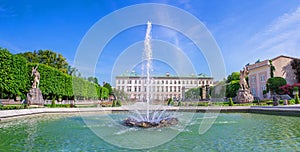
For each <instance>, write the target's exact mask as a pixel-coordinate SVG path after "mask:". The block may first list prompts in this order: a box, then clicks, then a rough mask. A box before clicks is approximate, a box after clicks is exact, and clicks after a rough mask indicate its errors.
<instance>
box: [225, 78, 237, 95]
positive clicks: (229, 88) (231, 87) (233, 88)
mask: <svg viewBox="0 0 300 152" xmlns="http://www.w3.org/2000/svg"><path fill="white" fill-rule="evenodd" d="M239 88H240V80H232V81H231V82H230V83H229V84H227V85H226V94H225V95H226V97H235V96H236V95H237V91H238V90H239Z"/></svg>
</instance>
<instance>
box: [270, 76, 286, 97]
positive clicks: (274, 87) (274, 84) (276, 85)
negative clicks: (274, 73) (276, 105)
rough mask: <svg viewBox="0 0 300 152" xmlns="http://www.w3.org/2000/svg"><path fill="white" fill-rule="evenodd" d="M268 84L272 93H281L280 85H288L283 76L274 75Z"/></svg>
mask: <svg viewBox="0 0 300 152" xmlns="http://www.w3.org/2000/svg"><path fill="white" fill-rule="evenodd" d="M266 85H267V91H271V94H274V93H276V94H280V92H281V89H280V87H281V86H284V85H286V80H285V79H284V78H282V77H273V78H269V79H268V81H267V84H266Z"/></svg>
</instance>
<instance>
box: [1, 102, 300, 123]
mask: <svg viewBox="0 0 300 152" xmlns="http://www.w3.org/2000/svg"><path fill="white" fill-rule="evenodd" d="M134 109H135V107H134V106H123V107H99V108H35V109H20V110H0V120H1V119H5V118H13V117H18V116H26V115H34V114H42V113H81V112H105V113H109V112H114V111H129V110H134ZM149 109H150V110H164V109H166V110H169V111H190V112H205V111H211V112H249V113H264V114H276V115H292V116H300V105H292V106H276V107H273V106H252V107H250V106H232V107H229V106H223V107H215V106H213V107H201V106H199V107H168V106H163V107H162V106H161V107H156V106H155V107H149ZM138 110H141V109H138ZM143 110H145V108H143Z"/></svg>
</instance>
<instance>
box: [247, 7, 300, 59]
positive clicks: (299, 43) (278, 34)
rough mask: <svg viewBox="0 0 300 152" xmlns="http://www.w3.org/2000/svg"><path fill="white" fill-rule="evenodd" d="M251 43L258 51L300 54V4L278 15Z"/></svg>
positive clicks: (275, 53)
mask: <svg viewBox="0 0 300 152" xmlns="http://www.w3.org/2000/svg"><path fill="white" fill-rule="evenodd" d="M250 44H252V45H253V46H254V50H255V51H256V52H260V51H262V52H267V53H268V54H272V55H273V56H274V55H280V54H284V55H289V56H296V57H299V56H300V6H299V7H298V8H297V9H296V10H295V11H293V12H291V13H285V14H283V15H282V16H280V17H278V18H277V19H276V20H275V21H274V22H273V23H271V24H270V25H269V26H267V29H266V30H265V31H263V32H260V33H258V34H256V35H255V36H253V37H252V38H251V39H250Z"/></svg>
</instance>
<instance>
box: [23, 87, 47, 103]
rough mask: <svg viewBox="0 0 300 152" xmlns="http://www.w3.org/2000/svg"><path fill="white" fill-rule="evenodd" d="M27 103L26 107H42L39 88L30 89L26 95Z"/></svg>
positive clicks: (42, 100) (41, 96) (42, 101)
mask: <svg viewBox="0 0 300 152" xmlns="http://www.w3.org/2000/svg"><path fill="white" fill-rule="evenodd" d="M26 100H27V103H28V105H42V106H44V99H43V95H42V91H41V90H40V89H39V88H32V89H30V90H29V93H27V98H26Z"/></svg>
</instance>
